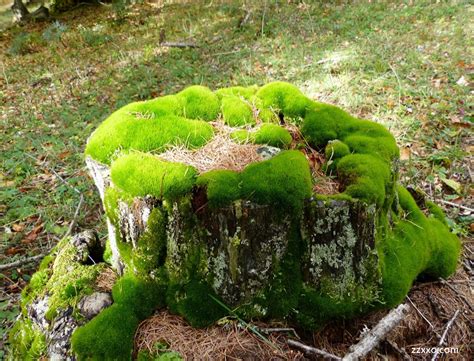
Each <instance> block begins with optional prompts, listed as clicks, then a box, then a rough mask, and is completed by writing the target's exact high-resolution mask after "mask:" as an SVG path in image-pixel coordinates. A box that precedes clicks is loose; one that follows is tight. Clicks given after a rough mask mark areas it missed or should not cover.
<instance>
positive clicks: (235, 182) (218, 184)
mask: <svg viewBox="0 0 474 361" xmlns="http://www.w3.org/2000/svg"><path fill="white" fill-rule="evenodd" d="M240 182H241V179H240V174H239V173H236V172H233V171H230V170H213V171H210V172H206V173H203V174H201V175H200V176H199V177H198V179H197V181H196V185H198V186H202V187H205V188H207V198H208V202H209V206H210V207H213V208H219V207H224V206H226V205H229V204H230V203H232V202H233V201H234V200H236V199H239V198H240V197H241V184H240Z"/></svg>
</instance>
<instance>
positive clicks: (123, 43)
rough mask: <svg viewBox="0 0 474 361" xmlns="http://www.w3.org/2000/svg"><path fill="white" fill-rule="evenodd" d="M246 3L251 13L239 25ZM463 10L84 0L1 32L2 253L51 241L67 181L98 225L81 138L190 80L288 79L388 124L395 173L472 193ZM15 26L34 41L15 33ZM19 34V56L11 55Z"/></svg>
mask: <svg viewBox="0 0 474 361" xmlns="http://www.w3.org/2000/svg"><path fill="white" fill-rule="evenodd" d="M248 4H249V3H248ZM245 9H247V10H249V11H250V13H251V16H250V18H249V20H248V21H247V22H246V23H245V24H244V25H243V26H241V27H239V26H238V24H239V21H240V19H241V18H243V16H244V15H245V13H244V10H245ZM472 9H473V8H472V5H469V2H468V1H459V2H456V3H454V2H445V3H438V4H435V3H433V2H430V1H416V2H415V4H414V5H406V4H402V3H400V2H393V3H390V2H384V3H370V4H368V3H364V2H357V3H351V4H344V5H340V4H339V3H336V2H306V3H300V4H298V3H296V2H292V3H290V4H288V3H287V2H286V1H275V2H267V6H264V2H261V3H260V2H254V4H251V5H245V6H243V5H242V4H241V3H240V2H229V3H227V4H224V5H219V4H218V3H217V2H214V3H212V2H209V1H207V2H204V1H202V2H199V1H195V2H192V3H191V4H186V5H183V4H169V5H166V6H164V7H163V8H162V9H160V8H157V7H154V6H152V5H137V6H134V7H132V8H129V9H128V10H126V11H125V12H124V15H125V17H124V19H122V20H120V21H118V20H117V19H116V14H115V13H114V11H113V10H112V9H109V8H107V7H103V6H100V7H97V8H96V7H93V6H84V7H80V8H78V9H76V10H74V11H72V12H70V13H65V14H63V15H59V16H58V17H57V20H58V21H59V22H60V23H61V24H63V25H65V27H66V28H65V30H64V31H63V32H62V33H61V34H60V37H58V36H56V37H51V36H49V37H48V36H46V37H45V36H43V34H44V33H45V32H46V31H47V30H48V28H49V27H50V26H51V24H48V23H38V24H31V25H27V26H24V27H12V28H9V29H8V30H6V31H3V32H1V33H0V51H1V52H2V56H1V59H2V60H1V63H0V107H1V112H0V113H1V116H0V117H1V121H2V132H3V134H4V137H3V138H2V149H1V150H2V152H1V154H2V155H1V157H2V169H1V177H0V186H1V189H0V204H1V205H0V215H1V218H2V226H3V227H4V228H3V230H4V232H3V235H2V243H1V245H0V250H1V254H2V255H5V256H0V257H2V258H1V259H0V262H9V261H12V260H14V259H15V257H19V256H21V255H24V254H29V255H32V254H36V253H38V252H43V251H44V250H45V249H47V248H50V247H51V246H52V245H54V243H55V242H56V240H57V239H58V238H60V237H61V236H62V235H63V234H64V232H65V231H66V229H67V227H68V224H69V222H71V220H72V219H73V215H74V211H75V208H76V206H77V204H78V201H79V194H78V192H76V191H75V190H74V188H75V189H77V190H78V191H79V192H81V193H83V195H84V197H85V204H84V206H83V208H82V210H81V212H80V213H79V217H78V219H77V220H78V226H79V227H80V228H85V227H96V228H97V227H98V228H99V230H100V231H101V232H102V234H105V227H104V222H103V219H104V218H103V214H102V211H101V210H100V207H99V204H100V203H99V202H100V201H99V197H98V195H97V192H96V190H95V189H94V187H93V184H92V180H91V179H90V178H89V177H88V176H87V174H86V172H85V169H84V160H83V155H82V154H83V151H84V148H85V144H86V140H87V139H86V138H87V137H88V136H89V135H90V134H91V132H92V131H93V130H94V129H96V128H97V126H98V125H99V124H100V123H101V122H102V121H103V120H104V119H105V118H106V117H107V116H108V115H110V114H111V113H112V112H113V111H114V110H116V109H118V108H120V107H121V106H123V105H126V104H128V103H130V102H132V101H141V100H146V99H150V98H153V97H157V96H162V95H165V94H172V93H177V92H179V91H181V90H182V89H183V88H185V87H186V86H188V85H191V84H198V85H199V84H202V85H204V86H207V87H209V88H211V89H217V88H220V87H228V86H233V85H242V86H250V85H253V84H258V85H263V84H265V83H268V82H270V81H273V80H284V81H288V82H290V83H292V84H294V85H295V86H297V87H298V88H300V89H301V90H302V91H303V93H304V94H306V95H308V96H309V97H310V98H312V99H314V100H317V101H322V102H328V103H332V104H335V105H338V106H340V107H341V108H343V109H345V110H346V111H348V112H349V113H351V114H352V115H355V116H358V117H361V118H365V119H370V120H375V121H377V122H379V123H381V124H383V125H385V126H387V127H389V128H390V130H391V131H392V132H393V133H394V134H395V135H396V139H397V142H398V145H399V146H400V147H401V148H402V163H401V169H402V182H403V183H405V184H415V185H417V186H418V187H419V188H421V189H422V190H424V191H426V193H428V195H430V196H431V197H432V198H435V199H439V198H443V199H445V200H459V201H460V202H462V203H467V202H468V199H467V198H466V197H467V196H468V194H469V187H468V186H467V184H468V183H469V182H470V179H469V174H468V171H467V169H468V166H467V159H466V158H467V157H466V153H467V151H468V150H469V145H468V140H467V139H468V134H469V131H470V129H469V127H470V125H471V123H470V122H471V121H472V118H470V117H469V106H472V103H469V100H468V99H469V87H467V86H463V85H458V84H456V82H457V81H458V79H460V78H461V77H462V76H464V77H465V78H466V79H469V76H468V71H469V67H470V61H471V62H472V57H471V58H470V56H469V53H468V48H469V46H468V45H469V44H468V39H470V38H471V37H472V34H473V29H472V25H471V24H473V23H474V22H473V21H469V17H472V15H470V14H472ZM4 18H5V17H4V16H2V18H1V19H4ZM2 21H3V20H2ZM162 29H164V30H165V32H166V38H167V40H168V41H188V40H189V39H191V40H193V41H194V42H196V43H197V44H198V45H200V47H198V48H185V49H177V48H166V47H160V46H159V45H158V41H157V39H159V34H160V32H161V31H162ZM22 33H26V34H29V35H31V36H30V37H29V38H30V40H29V42H26V43H25V44H20V43H21V40H22V39H21V34H22ZM19 37H20V38H19ZM46 38H47V39H46ZM15 42H16V46H20V47H23V48H22V50H23V51H22V52H21V53H22V54H23V55H13V54H9V49H11V47H12V44H14V43H15ZM239 95H241V96H243V97H245V94H239ZM249 96H251V95H249ZM409 146H410V147H409ZM471 150H472V149H471ZM55 172H56V173H57V174H58V175H60V176H61V178H62V179H64V180H65V183H64V182H62V181H61V180H60V179H59V178H58V176H57V175H56V174H55ZM442 179H447V180H453V181H455V182H457V183H458V184H460V186H461V187H460V189H457V190H454V189H453V188H452V187H450V186H448V185H446V182H443V181H442ZM451 184H452V183H451ZM449 211H450V216H451V217H453V218H455V220H456V221H457V224H453V223H452V222H451V225H454V226H455V229H456V231H458V232H460V233H464V234H465V233H467V230H466V229H467V227H464V226H463V225H468V224H470V223H471V222H472V217H470V216H466V215H462V214H460V213H459V210H457V209H454V208H453V209H449ZM38 226H42V228H41V230H40V231H39V232H38V233H35V234H37V236H36V237H33V236H32V237H29V238H28V237H27V235H29V234H30V233H31V231H33V230H34V228H35V227H38ZM29 239H33V240H32V241H30V240H29ZM7 276H8V277H9V278H10V279H11V282H10V281H9V280H7V279H6V278H3V279H2V283H3V285H5V286H7V285H12V284H15V283H16V282H18V284H19V285H20V287H21V286H22V285H23V284H24V282H25V281H26V280H28V277H29V275H28V272H25V271H23V272H18V271H16V270H13V271H11V272H8V273H7Z"/></svg>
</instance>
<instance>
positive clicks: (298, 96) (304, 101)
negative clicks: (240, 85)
mask: <svg viewBox="0 0 474 361" xmlns="http://www.w3.org/2000/svg"><path fill="white" fill-rule="evenodd" d="M256 95H257V97H258V98H260V99H261V100H262V107H263V108H272V109H273V110H275V111H277V112H279V111H281V112H282V113H283V114H284V115H285V116H286V117H289V118H303V117H304V116H305V114H306V110H307V108H308V107H309V105H310V104H311V101H310V100H309V99H308V98H307V97H306V96H304V94H303V93H301V91H300V90H299V89H298V88H297V87H295V86H294V85H292V84H289V83H285V82H273V83H269V84H266V85H264V86H263V87H261V88H260V89H259V90H258V92H257V94H256Z"/></svg>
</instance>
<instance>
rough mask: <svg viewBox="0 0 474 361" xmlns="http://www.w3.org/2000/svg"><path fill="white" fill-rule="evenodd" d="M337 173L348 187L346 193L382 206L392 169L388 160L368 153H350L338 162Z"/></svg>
mask: <svg viewBox="0 0 474 361" xmlns="http://www.w3.org/2000/svg"><path fill="white" fill-rule="evenodd" d="M337 174H338V178H339V179H340V180H343V181H344V184H346V185H347V187H346V188H345V190H344V193H346V194H348V195H349V196H351V197H353V198H357V199H360V200H362V201H364V202H366V203H368V204H373V203H375V204H377V205H378V206H382V205H383V203H384V201H385V196H386V187H387V185H388V184H389V182H390V180H391V171H390V168H389V166H388V165H387V163H386V162H384V161H382V160H381V159H380V158H378V157H374V156H372V155H367V154H350V155H347V156H345V157H343V158H342V159H341V160H340V161H339V163H338V164H337Z"/></svg>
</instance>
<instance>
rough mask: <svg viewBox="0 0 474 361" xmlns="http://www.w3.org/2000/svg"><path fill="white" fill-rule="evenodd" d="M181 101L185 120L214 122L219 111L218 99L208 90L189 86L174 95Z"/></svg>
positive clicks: (197, 86)
mask: <svg viewBox="0 0 474 361" xmlns="http://www.w3.org/2000/svg"><path fill="white" fill-rule="evenodd" d="M176 96H177V97H178V98H179V100H180V101H181V104H182V107H183V114H184V116H185V117H186V118H190V119H202V120H206V121H210V120H215V119H216V118H217V115H218V114H219V110H220V102H219V98H218V96H217V95H216V94H214V93H213V92H212V91H211V90H210V89H209V88H206V87H204V86H201V85H193V86H190V87H188V88H186V89H184V90H183V91H181V92H179V93H178V94H177V95H176Z"/></svg>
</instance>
